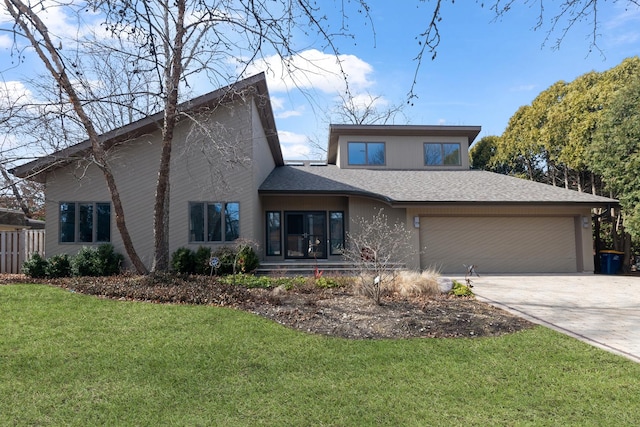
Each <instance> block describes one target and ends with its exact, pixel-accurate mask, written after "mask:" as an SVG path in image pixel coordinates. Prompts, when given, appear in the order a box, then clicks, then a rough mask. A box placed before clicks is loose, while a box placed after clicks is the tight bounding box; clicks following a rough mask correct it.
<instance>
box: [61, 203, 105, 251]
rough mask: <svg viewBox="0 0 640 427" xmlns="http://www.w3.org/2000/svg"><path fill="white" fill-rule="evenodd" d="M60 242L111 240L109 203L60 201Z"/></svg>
mask: <svg viewBox="0 0 640 427" xmlns="http://www.w3.org/2000/svg"><path fill="white" fill-rule="evenodd" d="M59 221H60V223H59V228H58V229H59V236H58V239H59V241H60V243H105V242H110V241H111V204H110V203H101V202H62V203H60V208H59Z"/></svg>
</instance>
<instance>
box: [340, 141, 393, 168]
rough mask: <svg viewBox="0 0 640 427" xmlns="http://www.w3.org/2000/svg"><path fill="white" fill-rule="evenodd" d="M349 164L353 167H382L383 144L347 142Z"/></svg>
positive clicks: (383, 162) (383, 161)
mask: <svg viewBox="0 0 640 427" xmlns="http://www.w3.org/2000/svg"><path fill="white" fill-rule="evenodd" d="M347 148H348V155H349V164H350V165H354V166H359V165H363V166H364V165H369V166H370V165H373V166H384V164H385V161H386V160H385V154H384V142H349V143H348V144H347Z"/></svg>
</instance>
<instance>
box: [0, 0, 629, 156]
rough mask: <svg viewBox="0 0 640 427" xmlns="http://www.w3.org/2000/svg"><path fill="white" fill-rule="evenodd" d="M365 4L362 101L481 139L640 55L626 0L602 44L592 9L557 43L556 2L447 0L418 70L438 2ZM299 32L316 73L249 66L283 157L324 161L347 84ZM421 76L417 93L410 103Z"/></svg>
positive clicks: (2, 56)
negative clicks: (542, 98)
mask: <svg viewBox="0 0 640 427" xmlns="http://www.w3.org/2000/svg"><path fill="white" fill-rule="evenodd" d="M368 3H369V5H370V6H371V9H370V13H371V21H372V23H373V26H372V25H371V23H369V22H365V20H363V19H362V17H361V15H357V14H356V15H355V17H354V15H350V16H349V18H350V20H349V21H348V24H349V27H350V31H351V32H352V33H353V35H354V38H353V39H338V40H337V46H338V48H339V50H340V53H341V56H340V59H341V62H342V66H343V69H344V70H345V71H346V73H347V74H348V78H349V85H350V91H351V93H352V94H353V95H354V96H355V97H356V99H362V98H367V97H373V98H375V99H376V102H377V105H378V106H379V108H380V109H383V110H384V109H385V108H389V107H391V106H403V108H402V111H401V113H400V114H397V115H396V116H395V118H394V121H393V123H395V124H413V125H463V126H481V127H482V131H481V133H480V136H479V138H481V137H483V136H488V135H500V134H502V132H503V131H504V130H505V128H506V126H507V124H508V121H509V119H510V117H511V116H512V115H513V114H514V113H515V112H516V111H517V109H518V108H519V107H521V106H523V105H527V104H530V103H531V101H533V99H534V98H535V97H536V96H537V95H538V94H539V93H540V92H542V91H543V90H545V89H546V88H548V87H549V86H551V85H552V84H553V83H555V82H557V81H559V80H564V81H571V80H573V79H575V78H576V77H578V76H580V75H582V74H584V73H587V72H589V71H592V70H595V71H604V70H607V69H609V68H612V67H614V66H616V65H618V64H619V63H620V62H622V60H623V59H625V58H627V57H631V56H636V55H640V7H638V6H629V5H628V2H627V1H618V2H611V1H608V2H604V3H603V2H602V0H601V1H600V2H599V4H600V7H599V10H598V20H599V27H598V31H597V39H596V41H597V49H594V48H592V46H591V43H592V37H593V34H592V30H593V28H592V22H591V19H592V18H593V17H592V16H589V17H588V19H586V20H584V21H583V22H580V23H578V24H576V25H575V26H574V27H573V28H571V29H570V31H569V32H568V33H567V34H566V35H564V37H562V41H561V44H560V47H559V49H554V46H555V42H556V40H557V39H558V38H559V37H561V36H562V28H564V26H565V25H566V22H564V21H562V22H560V24H559V27H558V29H557V30H556V31H553V32H551V33H550V34H548V32H549V30H550V29H551V25H552V24H551V18H552V17H553V16H554V10H553V7H555V6H556V5H553V4H552V3H553V2H545V6H546V9H545V15H544V22H543V24H542V26H541V28H538V29H535V27H536V23H537V21H538V14H539V9H537V7H538V5H539V4H540V3H539V2H537V1H531V2H528V3H527V2H524V1H521V2H519V3H518V5H516V6H515V7H513V8H512V9H511V10H510V11H509V12H508V13H507V14H506V15H504V17H502V18H500V19H498V20H496V19H495V13H494V12H493V11H491V10H490V9H489V8H488V7H486V6H485V7H484V8H483V7H481V6H480V4H479V3H477V2H475V1H472V0H465V1H464V2H463V1H458V2H455V3H453V4H452V3H451V2H448V1H447V2H444V3H443V7H442V10H441V13H442V18H443V19H442V21H440V22H439V27H440V35H441V42H440V45H439V46H438V48H437V55H436V57H435V59H433V60H432V59H431V57H430V55H429V54H427V55H426V57H425V59H424V60H423V61H422V63H421V64H420V68H419V70H418V73H417V75H416V74H415V73H416V67H417V66H418V63H417V61H416V60H415V57H416V55H417V54H418V52H419V48H420V46H419V45H418V42H417V40H416V37H417V36H418V35H419V34H420V33H421V31H423V30H424V29H425V27H426V23H427V22H428V19H429V18H430V14H431V12H432V8H433V1H416V0H397V1H393V2H392V1H386V0H372V1H369V2H368ZM489 3H490V2H489ZM523 3H524V4H523ZM556 3H559V2H556ZM320 4H322V5H325V4H327V5H328V7H327V11H326V13H327V17H328V19H329V22H330V23H331V24H332V25H334V26H335V25H337V23H339V22H340V19H341V17H340V14H339V13H338V11H337V10H335V5H336V4H340V1H336V2H334V1H329V0H325V1H324V2H322V3H320ZM627 8H628V9H627ZM0 20H1V16H0ZM365 24H366V25H365ZM301 37H305V38H306V39H305V40H303V43H306V45H307V47H306V48H305V49H304V51H303V56H304V57H306V58H307V59H308V60H309V61H311V62H312V63H313V64H315V65H317V66H318V68H317V69H315V70H311V69H309V68H308V67H307V66H305V67H306V68H307V69H308V71H309V72H307V73H305V74H304V75H303V76H302V75H300V74H298V75H297V76H296V77H297V81H298V84H297V85H296V84H293V83H291V81H289V79H283V78H282V74H281V73H280V72H278V71H277V70H278V61H277V59H276V58H269V57H267V58H265V60H264V61H262V62H259V63H256V64H254V65H253V66H252V67H251V68H250V70H249V72H250V73H253V72H259V71H265V70H266V73H267V84H268V87H269V92H270V95H271V101H272V104H273V107H274V113H275V116H276V126H277V128H278V133H279V137H280V142H281V145H282V149H283V154H284V157H285V159H318V158H323V157H324V155H325V154H324V153H323V151H322V148H326V144H327V141H328V128H329V123H330V121H332V118H331V117H330V115H329V114H328V112H330V111H331V110H332V109H333V108H335V107H336V106H337V105H338V103H339V100H340V94H341V93H342V94H344V84H343V83H342V78H341V76H340V75H338V73H336V72H334V73H331V72H329V70H332V69H333V70H335V69H336V66H335V64H336V61H335V58H334V57H333V56H332V54H331V52H329V51H328V50H324V51H323V50H322V44H320V43H318V42H317V39H314V37H313V35H306V36H301ZM9 44H10V41H8V40H7V38H6V35H3V34H0V65H3V66H0V77H1V78H2V80H4V81H5V82H13V83H15V82H19V81H20V79H21V76H22V75H23V74H21V73H25V72H26V71H27V70H28V68H26V69H25V67H21V68H20V69H15V68H11V67H9V66H6V65H7V64H9V63H10V61H11V59H10V58H9V57H8V52H9V48H8V47H9ZM414 76H415V78H416V85H415V88H414V93H415V94H416V95H417V97H415V98H412V99H411V102H410V103H408V102H407V101H408V94H409V91H410V90H411V88H412V82H413V81H414ZM192 89H193V90H194V94H195V95H198V94H202V93H206V92H209V91H211V90H214V89H216V87H212V86H211V85H210V84H208V82H206V81H200V80H199V81H198V84H197V86H196V87H194V88H192ZM333 120H335V116H334V117H333ZM479 138H478V139H479ZM310 141H313V143H312V142H310ZM318 146H319V147H320V148H318Z"/></svg>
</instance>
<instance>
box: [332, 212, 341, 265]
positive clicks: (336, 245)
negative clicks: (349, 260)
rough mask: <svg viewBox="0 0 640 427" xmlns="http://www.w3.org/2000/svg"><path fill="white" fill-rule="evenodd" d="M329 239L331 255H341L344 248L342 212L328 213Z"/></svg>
mask: <svg viewBox="0 0 640 427" xmlns="http://www.w3.org/2000/svg"><path fill="white" fill-rule="evenodd" d="M329 239H330V242H331V255H340V254H342V249H343V248H344V214H343V213H342V212H331V213H329Z"/></svg>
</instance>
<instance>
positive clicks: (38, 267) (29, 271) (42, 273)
mask: <svg viewBox="0 0 640 427" xmlns="http://www.w3.org/2000/svg"><path fill="white" fill-rule="evenodd" d="M22 272H23V273H24V274H25V275H27V276H28V277H33V278H38V279H39V278H43V277H46V275H47V260H46V259H44V258H42V256H41V255H40V254H39V253H37V252H36V253H34V254H33V255H31V258H30V259H28V260H27V261H25V262H24V263H23V264H22Z"/></svg>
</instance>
